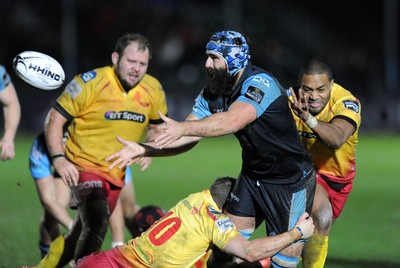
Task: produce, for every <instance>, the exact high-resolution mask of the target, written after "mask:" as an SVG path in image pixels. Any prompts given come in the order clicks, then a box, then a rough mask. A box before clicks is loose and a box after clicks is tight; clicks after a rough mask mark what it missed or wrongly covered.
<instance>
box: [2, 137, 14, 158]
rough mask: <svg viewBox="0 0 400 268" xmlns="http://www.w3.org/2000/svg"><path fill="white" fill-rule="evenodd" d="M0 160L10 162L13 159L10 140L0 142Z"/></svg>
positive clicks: (12, 143)
mask: <svg viewBox="0 0 400 268" xmlns="http://www.w3.org/2000/svg"><path fill="white" fill-rule="evenodd" d="M0 149H1V154H0V160H2V161H5V160H11V159H13V158H14V157H15V148H14V142H13V141H12V140H6V139H3V140H2V141H0Z"/></svg>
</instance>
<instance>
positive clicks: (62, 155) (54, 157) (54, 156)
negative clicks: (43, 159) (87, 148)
mask: <svg viewBox="0 0 400 268" xmlns="http://www.w3.org/2000/svg"><path fill="white" fill-rule="evenodd" d="M60 157H65V155H64V154H55V155H53V156H51V159H53V160H54V159H56V158H60Z"/></svg>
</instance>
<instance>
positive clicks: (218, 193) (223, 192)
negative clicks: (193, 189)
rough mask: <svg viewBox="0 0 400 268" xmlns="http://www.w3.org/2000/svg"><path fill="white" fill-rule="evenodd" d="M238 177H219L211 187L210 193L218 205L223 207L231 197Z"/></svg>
mask: <svg viewBox="0 0 400 268" xmlns="http://www.w3.org/2000/svg"><path fill="white" fill-rule="evenodd" d="M235 183H236V179H235V178H232V177H220V178H217V179H216V180H215V181H214V182H213V184H212V185H211V187H210V193H211V196H212V198H213V199H214V201H215V203H216V204H217V206H218V207H219V208H220V209H222V208H223V207H224V204H225V202H226V200H227V198H228V197H229V195H230V193H231V191H232V188H233V186H234V185H235Z"/></svg>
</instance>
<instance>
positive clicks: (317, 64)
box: [299, 59, 333, 81]
mask: <svg viewBox="0 0 400 268" xmlns="http://www.w3.org/2000/svg"><path fill="white" fill-rule="evenodd" d="M313 74H326V75H327V76H328V80H329V81H331V80H332V78H333V76H332V70H331V67H329V66H328V65H327V64H326V63H324V62H322V61H320V60H318V59H311V60H309V61H307V62H306V63H305V64H304V65H303V67H302V68H301V69H300V72H299V81H301V80H302V79H303V75H313Z"/></svg>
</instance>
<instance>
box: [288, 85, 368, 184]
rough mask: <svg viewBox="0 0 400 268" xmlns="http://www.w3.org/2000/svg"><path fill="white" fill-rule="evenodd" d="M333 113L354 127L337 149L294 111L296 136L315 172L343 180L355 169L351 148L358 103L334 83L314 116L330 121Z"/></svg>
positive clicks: (355, 139)
mask: <svg viewBox="0 0 400 268" xmlns="http://www.w3.org/2000/svg"><path fill="white" fill-rule="evenodd" d="M335 117H341V118H343V119H345V120H347V121H349V122H350V123H351V124H353V125H354V127H355V128H356V131H355V132H354V134H353V135H351V136H350V138H349V139H348V140H347V141H346V142H345V143H344V144H343V145H342V147H340V148H339V149H337V150H335V149H333V148H330V147H328V146H327V145H325V143H324V142H323V141H322V140H320V139H319V138H317V136H316V135H315V134H314V133H313V131H312V130H311V129H310V128H309V127H308V126H307V125H306V124H305V123H304V122H303V121H302V120H301V119H300V118H299V117H297V116H296V115H294V118H295V121H296V125H297V129H298V131H299V135H300V139H301V141H302V143H303V145H304V146H305V147H306V148H307V150H308V151H309V152H310V153H311V155H312V160H313V163H314V166H315V168H316V170H317V172H318V173H322V174H325V175H327V176H328V177H329V179H331V180H333V181H336V182H340V183H346V182H349V181H351V180H352V179H353V178H354V176H355V171H356V155H355V150H356V145H357V143H358V129H359V127H360V124H361V103H360V102H359V100H358V99H357V98H355V97H354V96H353V95H352V94H351V92H350V91H348V90H346V89H344V88H343V87H341V86H340V85H338V84H336V83H334V85H333V87H332V92H331V98H330V100H329V102H328V104H327V105H326V106H325V108H324V109H323V110H322V111H321V112H320V113H319V114H317V115H316V116H315V118H317V119H318V120H320V121H324V122H330V121H331V120H332V119H333V118H335Z"/></svg>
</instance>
